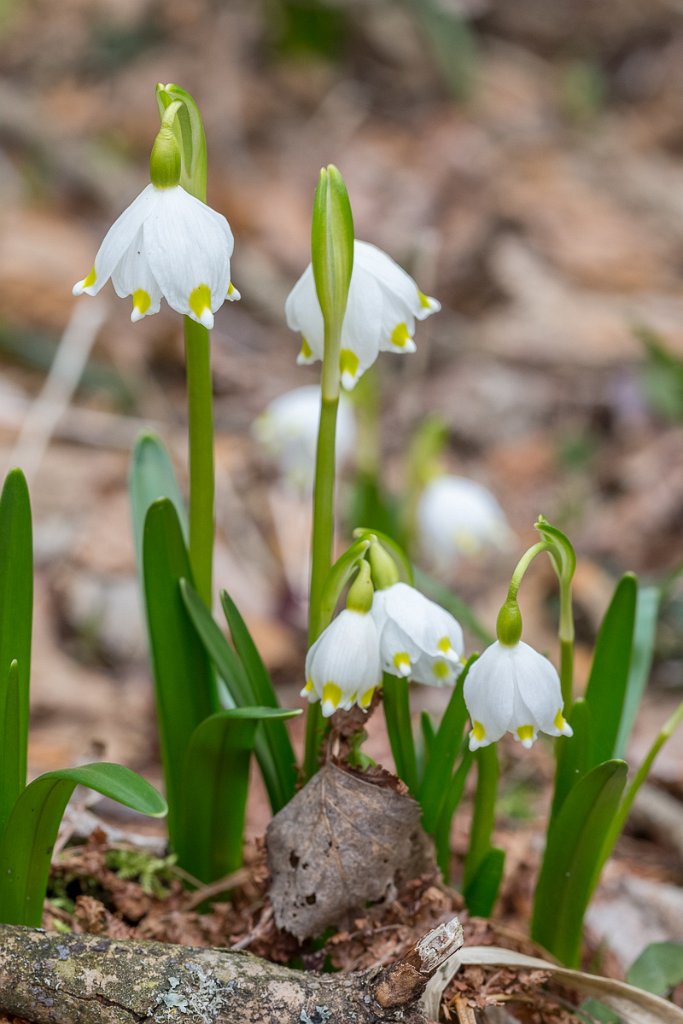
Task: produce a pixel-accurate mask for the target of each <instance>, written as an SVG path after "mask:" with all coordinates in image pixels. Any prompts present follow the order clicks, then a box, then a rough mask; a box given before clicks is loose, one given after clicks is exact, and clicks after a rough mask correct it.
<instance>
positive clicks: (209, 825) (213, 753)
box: [181, 707, 301, 882]
mask: <svg viewBox="0 0 683 1024" xmlns="http://www.w3.org/2000/svg"><path fill="white" fill-rule="evenodd" d="M300 714H301V710H297V711H287V710H283V709H280V708H259V707H253V708H246V707H245V708H231V709H230V710H227V711H220V712H218V714H216V715H211V717H210V718H207V719H205V720H204V721H203V722H202V723H201V725H199V726H197V728H196V729H195V731H194V733H193V734H192V737H191V739H190V744H189V746H188V749H187V754H186V757H185V770H184V772H183V778H182V790H181V806H182V820H183V829H182V832H183V837H184V840H185V842H186V844H187V845H186V848H185V849H184V850H183V851H182V864H183V867H184V868H185V870H186V871H189V872H190V874H191V875H193V876H194V877H195V878H198V879H199V880H200V881H202V882H213V881H215V880H216V879H218V878H223V877H224V876H225V875H228V874H230V872H232V871H236V870H237V868H238V867H240V865H241V864H242V851H243V833H244V815H245V808H246V803H247V792H248V787H249V762H250V759H251V752H252V750H253V749H254V744H255V740H256V736H257V734H258V731H259V730H260V729H262V728H263V726H264V725H266V724H272V723H273V722H274V721H277V720H282V719H285V718H292V717H294V716H295V715H300ZM259 723H262V724H259Z"/></svg>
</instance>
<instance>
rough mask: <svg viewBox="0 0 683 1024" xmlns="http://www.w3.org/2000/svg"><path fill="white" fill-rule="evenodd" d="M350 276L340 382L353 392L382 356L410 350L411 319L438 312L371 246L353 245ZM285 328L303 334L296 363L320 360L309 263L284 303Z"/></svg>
mask: <svg viewBox="0 0 683 1024" xmlns="http://www.w3.org/2000/svg"><path fill="white" fill-rule="evenodd" d="M353 253H354V256H353V273H352V275H351V284H350V287H349V297H348V302H347V305H346V314H345V316H344V323H343V325H342V337H341V356H340V368H341V374H342V384H343V385H344V387H345V388H348V389H351V388H353V387H354V386H355V384H356V382H357V381H358V379H359V378H360V377H361V376H362V375H363V373H364V372H365V371H366V370H367V369H368V367H370V366H372V364H373V363H374V361H375V359H376V358H377V356H378V354H379V353H380V352H399V353H400V352H414V351H415V342H414V341H413V334H414V333H415V321H416V320H424V319H425V318H426V317H428V316H430V315H431V314H432V313H436V312H438V311H439V310H440V309H441V305H440V303H439V302H437V300H436V299H432V298H430V297H429V296H427V295H424V294H423V293H422V292H421V291H420V290H419V288H418V287H417V285H416V284H415V281H413V279H412V277H411V276H410V274H407V273H406V272H405V270H402V269H401V267H399V265H398V263H395V262H394V260H392V259H391V257H390V256H387V254H386V253H385V252H382V250H381V249H378V248H377V247H376V246H374V245H371V244H370V243H369V242H359V241H355V242H354V249H353ZM285 314H286V317H287V325H288V326H289V327H290V328H291V329H292V330H293V331H299V332H300V333H301V336H302V340H301V351H300V353H299V356H298V358H297V362H298V363H300V364H301V363H303V364H307V363H313V362H315V361H316V360H318V359H322V357H323V348H324V325H323V316H322V312H321V310H320V304H319V302H318V296H317V294H316V290H315V281H314V280H313V268H312V266H311V265H310V264H309V266H308V267H307V268H306V270H305V271H304V273H303V274H302V275H301V277H300V278H299V280H298V281H297V283H296V284H295V285H294V287H293V288H292V290H291V292H290V293H289V296H288V298H287V303H286V305H285Z"/></svg>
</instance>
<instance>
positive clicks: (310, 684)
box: [301, 679, 313, 694]
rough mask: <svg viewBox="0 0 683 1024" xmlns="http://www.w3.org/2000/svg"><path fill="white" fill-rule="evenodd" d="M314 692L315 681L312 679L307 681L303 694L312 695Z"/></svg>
mask: <svg viewBox="0 0 683 1024" xmlns="http://www.w3.org/2000/svg"><path fill="white" fill-rule="evenodd" d="M312 690H313V680H312V679H308V680H306V685H305V686H304V688H303V690H302V691H301V692H302V694H304V693H311V691H312Z"/></svg>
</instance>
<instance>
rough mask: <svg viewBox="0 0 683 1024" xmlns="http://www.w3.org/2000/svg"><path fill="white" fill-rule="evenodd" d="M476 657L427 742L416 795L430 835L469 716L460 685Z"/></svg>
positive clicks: (467, 667) (458, 682)
mask: <svg viewBox="0 0 683 1024" xmlns="http://www.w3.org/2000/svg"><path fill="white" fill-rule="evenodd" d="M475 660H476V655H473V656H472V657H471V658H470V659H469V661H468V662H467V664H466V665H465V667H464V669H463V670H462V672H461V673H460V675H459V676H458V678H457V680H456V682H455V686H454V687H453V692H452V694H451V698H450V700H449V702H448V705H447V707H446V710H445V711H444V713H443V717H442V719H441V722H440V723H439V728H438V729H437V731H436V735H435V736H434V740H433V742H432V743H431V744H430V749H429V757H428V758H427V760H426V765H425V770H424V774H423V777H422V780H421V782H420V790H419V798H420V804H421V806H422V824H423V826H424V829H425V831H426V832H429V833H430V834H433V833H434V829H435V828H436V825H437V822H438V820H439V817H440V815H441V808H442V806H443V802H444V800H445V797H446V793H447V791H448V783H449V782H450V778H451V775H452V774H453V766H454V764H455V759H456V757H457V756H458V752H459V751H460V748H461V745H462V736H463V732H464V730H465V726H466V724H467V719H468V712H467V708H466V707H465V700H464V697H463V685H464V682H465V679H466V678H467V674H468V672H469V670H470V666H471V665H472V664H473V662H474V661H475Z"/></svg>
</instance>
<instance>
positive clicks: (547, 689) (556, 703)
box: [514, 641, 562, 735]
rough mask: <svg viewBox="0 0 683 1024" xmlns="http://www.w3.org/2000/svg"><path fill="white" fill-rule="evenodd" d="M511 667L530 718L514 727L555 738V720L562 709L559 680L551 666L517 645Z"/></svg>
mask: <svg viewBox="0 0 683 1024" xmlns="http://www.w3.org/2000/svg"><path fill="white" fill-rule="evenodd" d="M514 651H515V654H514V663H515V677H516V685H517V691H518V693H519V698H520V700H521V702H523V705H524V707H525V708H526V709H528V714H529V715H530V717H528V718H527V720H526V721H525V722H522V721H518V722H517V725H518V726H519V725H526V724H527V723H528V724H530V725H534V726H535V727H536V728H537V729H540V730H541V731H543V732H546V733H550V734H551V735H552V734H554V735H558V734H559V729H557V727H556V726H555V724H554V723H555V717H556V716H557V713H558V711H560V710H561V709H562V688H561V686H560V677H559V676H558V674H557V670H556V669H555V666H554V665H553V664H552V662H550V661H548V659H547V658H544V657H543V655H542V654H539V653H538V651H535V650H534V649H533V647H530V646H529V645H528V644H525V643H523V642H522V641H520V642H519V643H518V644H517V645H516V647H515V648H514Z"/></svg>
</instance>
